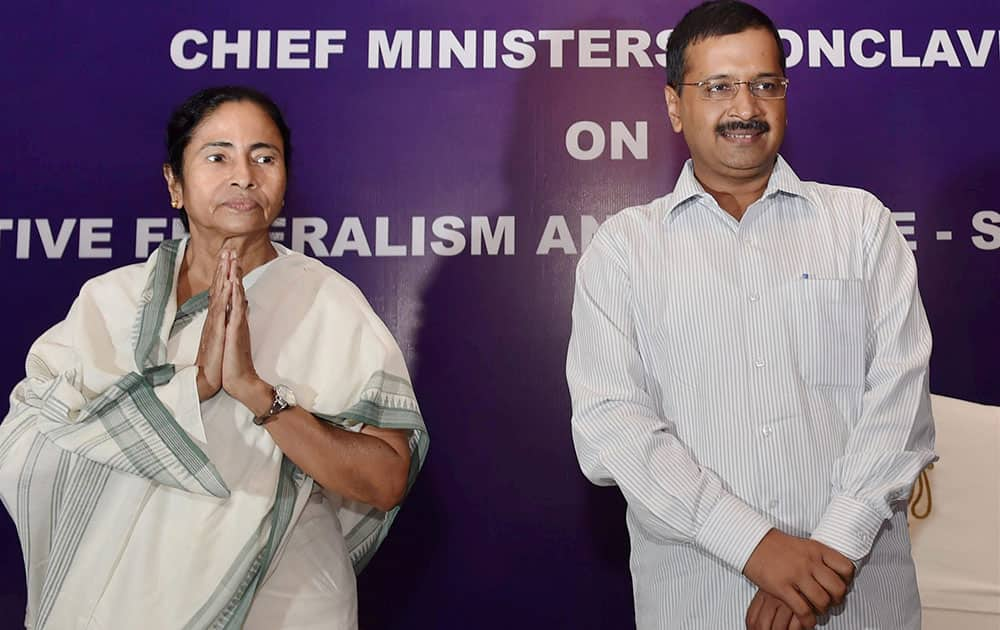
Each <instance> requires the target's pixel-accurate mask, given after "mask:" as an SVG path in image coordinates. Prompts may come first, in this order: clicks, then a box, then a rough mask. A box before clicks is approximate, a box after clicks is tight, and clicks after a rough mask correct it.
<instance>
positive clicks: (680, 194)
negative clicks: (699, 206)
mask: <svg viewBox="0 0 1000 630" xmlns="http://www.w3.org/2000/svg"><path fill="white" fill-rule="evenodd" d="M778 192H783V193H787V194H790V195H795V196H796V197H802V198H804V199H808V197H806V192H805V186H803V184H802V180H800V179H799V176H798V175H796V174H795V171H793V170H792V167H791V166H789V165H788V162H786V161H785V158H783V157H781V156H780V155H779V156H778V157H777V159H776V160H775V162H774V168H773V169H771V178H770V179H769V180H768V181H767V188H765V189H764V194H763V195H762V196H761V198H762V199H766V198H767V197H770V196H771V195H774V194H776V193H778ZM702 196H708V193H707V192H706V191H705V188H704V187H703V186H702V185H701V182H699V181H698V178H697V177H695V176H694V162H693V161H692V160H690V159H689V160H688V161H687V162H685V163H684V167H683V168H682V169H681V174H680V175H679V176H678V177H677V183H676V184H674V191H673V193H671V195H670V202H669V203H668V204H667V206H666V207H665V208H664V218H666V217H669V216H670V215H671V214H673V212H674V211H675V210H676V209H677V208H679V207H681V206H684V205H686V204H687V202H688V201H690V200H692V199H695V198H698V197H702Z"/></svg>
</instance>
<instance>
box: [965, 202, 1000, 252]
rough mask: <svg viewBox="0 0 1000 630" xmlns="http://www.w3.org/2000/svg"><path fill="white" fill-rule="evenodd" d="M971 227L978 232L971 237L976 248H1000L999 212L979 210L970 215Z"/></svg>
mask: <svg viewBox="0 0 1000 630" xmlns="http://www.w3.org/2000/svg"><path fill="white" fill-rule="evenodd" d="M972 228H973V229H974V230H976V231H977V232H979V234H977V235H976V236H973V237H972V244H973V245H975V246H976V247H977V248H979V249H982V250H986V251H992V250H997V249H1000V212H997V211H996V210H981V211H979V212H977V213H976V214H974V215H972Z"/></svg>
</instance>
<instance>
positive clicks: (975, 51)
mask: <svg viewBox="0 0 1000 630" xmlns="http://www.w3.org/2000/svg"><path fill="white" fill-rule="evenodd" d="M996 34H997V31H983V34H982V35H980V36H979V45H978V46H976V45H974V43H973V41H972V33H970V32H969V31H968V30H966V29H961V30H959V31H958V41H959V42H961V44H962V52H964V53H965V56H966V58H968V60H969V65H971V66H972V67H973V68H982V67H983V66H985V65H986V58H987V57H988V56H989V54H990V48H991V47H992V46H993V38H994V37H995V36H996Z"/></svg>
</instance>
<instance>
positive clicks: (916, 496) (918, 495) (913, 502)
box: [910, 464, 934, 519]
mask: <svg viewBox="0 0 1000 630" xmlns="http://www.w3.org/2000/svg"><path fill="white" fill-rule="evenodd" d="M933 468H934V464H928V465H927V468H924V469H923V470H921V471H920V476H919V477H917V480H916V482H914V484H913V496H911V497H910V514H912V515H913V518H917V519H925V518H927V517H928V516H930V513H931V509H932V508H933V507H934V498H933V496H932V495H931V479H930V477H928V476H927V471H928V470H932V469H933ZM924 493H926V494H927V508H926V509H923V510H921V509H920V505H919V503H920V501H921V500H922V499H923V498H924Z"/></svg>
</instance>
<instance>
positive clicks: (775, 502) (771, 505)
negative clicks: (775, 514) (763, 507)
mask: <svg viewBox="0 0 1000 630" xmlns="http://www.w3.org/2000/svg"><path fill="white" fill-rule="evenodd" d="M767 507H769V508H770V509H772V510H773V509H774V508H776V507H778V500H777V499H771V500H770V501H768V502H767Z"/></svg>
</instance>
